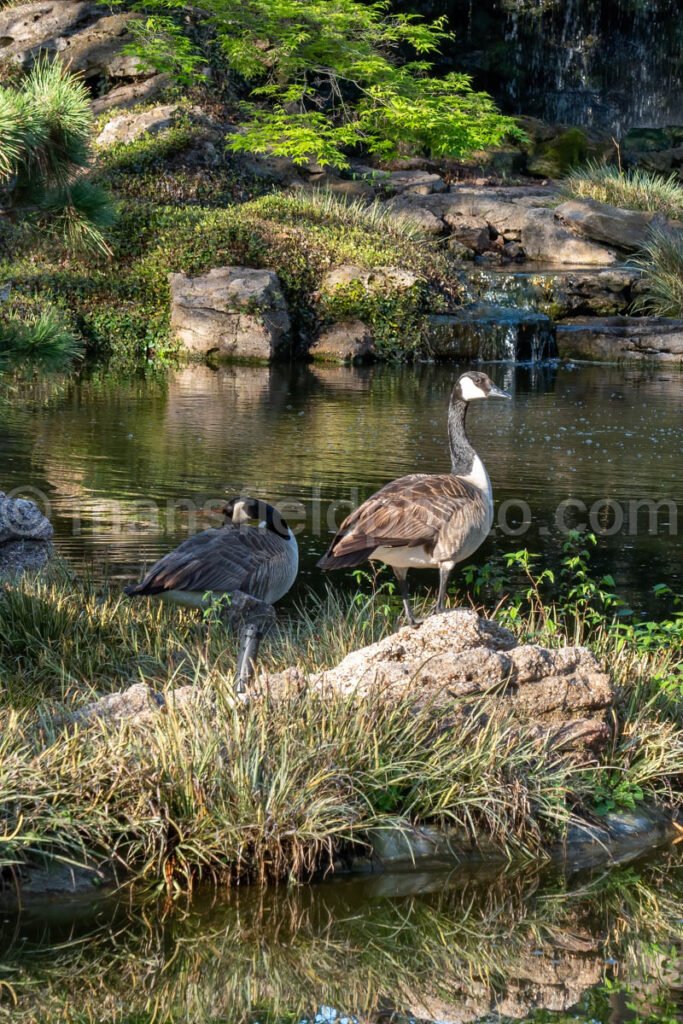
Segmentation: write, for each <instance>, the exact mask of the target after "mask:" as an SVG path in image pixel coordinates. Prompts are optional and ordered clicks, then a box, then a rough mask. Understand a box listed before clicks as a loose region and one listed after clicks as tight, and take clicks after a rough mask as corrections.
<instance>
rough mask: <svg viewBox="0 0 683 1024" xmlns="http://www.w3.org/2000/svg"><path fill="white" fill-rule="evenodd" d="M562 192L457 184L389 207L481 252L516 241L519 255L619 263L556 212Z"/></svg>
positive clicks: (548, 188)
mask: <svg viewBox="0 0 683 1024" xmlns="http://www.w3.org/2000/svg"><path fill="white" fill-rule="evenodd" d="M557 196H558V191H557V189H556V188H555V187H554V186H515V187H505V188H488V187H469V186H453V187H451V189H450V191H449V192H447V193H441V194H439V195H427V196H417V195H407V194H405V195H402V196H401V197H399V198H398V199H395V200H392V201H391V202H390V204H389V209H390V210H391V211H392V216H394V217H396V218H397V219H408V220H410V221H412V222H414V223H416V224H420V225H421V226H422V227H423V230H425V231H427V232H428V233H429V234H432V235H435V236H437V235H440V234H449V236H450V238H452V239H455V240H456V241H458V242H460V243H462V244H463V245H466V246H467V247H468V248H470V249H472V250H473V252H475V253H480V254H481V253H485V252H489V251H492V250H501V251H502V250H504V248H505V246H506V245H509V244H510V243H515V248H514V250H513V252H514V258H515V259H517V258H520V257H522V256H526V258H527V259H530V260H538V261H543V262H547V263H557V264H562V263H582V264H586V265H591V266H610V265H612V264H614V263H615V262H616V260H617V256H616V253H615V252H613V251H612V250H611V249H607V248H605V247H604V246H603V245H599V244H597V243H596V242H595V241H593V240H591V239H589V238H583V237H580V236H579V235H577V234H576V232H575V231H574V230H571V229H570V228H569V227H567V226H566V225H565V224H564V223H563V222H562V220H561V219H560V218H559V217H558V216H556V211H555V210H554V209H553V205H554V203H555V202H556V200H557Z"/></svg>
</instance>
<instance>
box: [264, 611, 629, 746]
mask: <svg viewBox="0 0 683 1024" xmlns="http://www.w3.org/2000/svg"><path fill="white" fill-rule="evenodd" d="M262 678H263V681H264V682H265V683H266V685H267V687H268V688H269V689H270V690H271V691H272V690H273V689H275V690H277V689H278V688H279V687H284V688H286V687H287V686H288V685H291V679H289V678H288V679H281V678H279V677H278V676H277V675H270V676H264V677H262ZM308 685H309V686H312V687H313V688H315V689H318V690H320V691H321V692H322V693H330V692H333V693H342V694H353V695H355V696H357V697H359V698H364V697H367V696H368V695H370V694H372V693H377V692H380V693H381V694H382V695H383V696H384V697H386V698H388V699H389V700H398V699H400V698H401V696H403V695H404V694H406V693H407V692H409V691H410V692H416V693H417V694H418V699H419V700H424V701H425V702H428V703H429V704H430V705H431V706H434V705H438V706H442V705H447V706H448V708H449V709H450V712H451V713H453V709H454V707H456V706H457V707H459V708H461V712H462V713H463V714H468V713H482V712H481V711H479V712H473V711H472V708H473V707H477V706H480V707H481V705H480V701H481V700H482V698H485V697H488V698H489V701H488V705H487V710H486V712H485V713H486V714H493V713H501V714H503V715H504V716H506V718H507V719H509V720H511V721H516V722H518V723H519V725H520V727H524V728H526V729H527V730H531V734H532V735H535V736H537V737H538V738H539V740H542V741H544V742H549V743H551V744H553V745H554V746H555V747H557V748H558V749H560V750H574V749H576V748H588V749H590V750H591V751H592V752H595V751H598V750H600V749H601V748H602V747H604V745H605V743H606V742H607V740H608V738H609V728H608V725H607V723H606V721H605V718H606V711H607V709H608V708H609V706H610V703H611V700H612V696H613V694H612V687H611V683H610V680H609V677H608V676H607V675H606V673H604V672H603V671H602V670H601V669H600V667H599V665H598V663H597V661H596V659H595V657H594V655H593V654H592V653H591V652H590V651H589V650H587V649H586V648H583V647H565V648H560V649H558V650H549V649H546V648H544V647H539V646H537V645H535V644H523V645H518V644H517V643H516V641H515V638H514V636H513V635H512V634H511V633H510V632H509V631H508V630H506V629H504V628H503V627H502V626H499V625H498V624H497V623H495V622H492V621H490V620H487V619H483V618H480V617H479V616H478V615H477V614H476V613H475V612H473V611H470V610H469V609H464V608H458V609H455V610H454V611H450V612H447V613H445V614H443V615H434V616H431V617H430V618H428V619H427V620H426V621H425V622H424V623H423V624H422V625H421V626H420V627H419V628H417V629H415V628H413V627H410V626H406V627H404V628H403V629H399V630H398V632H396V633H393V634H392V635H391V636H388V637H385V639H383V640H380V641H378V642H377V643H374V644H370V645H369V646H368V647H363V648H361V649H360V650H358V651H353V652H352V653H351V654H349V655H347V657H346V658H344V659H343V661H341V662H340V663H339V664H338V665H337V666H336V667H335V668H332V669H329V670H328V671H326V672H323V673H321V674H320V675H318V676H315V677H311V678H310V679H309V680H308ZM455 701H457V702H458V703H457V705H456V704H454V702H455ZM472 701H474V702H475V703H474V705H472V703H471V702H472Z"/></svg>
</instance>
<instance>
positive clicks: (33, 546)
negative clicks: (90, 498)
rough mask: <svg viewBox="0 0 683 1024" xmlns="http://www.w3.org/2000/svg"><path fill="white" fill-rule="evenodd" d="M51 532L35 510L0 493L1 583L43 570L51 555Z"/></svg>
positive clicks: (34, 505)
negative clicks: (28, 572) (29, 572)
mask: <svg viewBox="0 0 683 1024" xmlns="http://www.w3.org/2000/svg"><path fill="white" fill-rule="evenodd" d="M53 534H54V530H53V529H52V524H51V523H50V521H49V519H47V517H46V516H44V515H43V513H42V512H41V511H40V509H39V508H38V506H37V505H36V504H35V503H34V502H32V501H27V500H26V499H25V498H12V497H10V496H9V495H7V494H5V493H4V492H3V491H0V580H16V579H18V577H19V576H21V575H22V574H23V573H24V572H26V571H30V570H37V569H42V568H43V566H45V565H46V564H47V562H48V561H49V558H50V555H51V554H52V545H51V541H52V537H53Z"/></svg>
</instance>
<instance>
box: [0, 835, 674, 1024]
mask: <svg viewBox="0 0 683 1024" xmlns="http://www.w3.org/2000/svg"><path fill="white" fill-rule="evenodd" d="M681 870H682V863H681V858H680V856H676V854H675V853H672V854H660V855H659V857H658V859H657V860H655V861H653V862H651V863H649V864H648V863H640V864H637V863H634V864H631V865H629V866H623V867H620V868H618V869H614V870H612V871H611V872H610V871H604V872H601V873H600V874H597V875H595V874H594V875H586V874H583V875H577V876H574V877H566V876H564V875H563V874H562V873H561V872H559V871H558V870H555V871H553V872H550V873H548V872H546V873H545V874H539V873H538V872H537V871H526V872H524V871H515V870H513V869H512V868H510V867H508V868H507V869H501V868H500V866H499V867H497V868H495V869H492V868H489V869H482V868H479V869H473V868H468V867H467V865H461V866H460V867H459V868H458V869H457V870H455V871H451V872H450V873H449V874H446V873H442V872H433V873H418V872H412V873H408V874H387V875H372V876H366V877H363V878H356V879H351V878H345V879H344V878H341V879H337V880H335V881H329V882H323V883H320V884H318V885H314V886H297V887H293V888H286V887H282V888H279V889H266V890H262V889H258V890H257V889H249V888H247V889H241V890H239V889H238V890H236V891H233V892H227V893H226V892H223V893H215V892H213V894H209V895H207V894H203V895H202V894H201V893H200V894H198V895H196V896H195V898H194V900H192V901H191V902H188V903H185V902H183V901H182V900H176V901H175V902H171V901H164V900H163V899H159V900H157V901H148V902H146V903H142V904H140V903H137V904H131V903H129V902H127V901H126V900H125V898H119V899H114V898H111V897H110V898H106V897H101V898H100V899H99V900H97V901H93V897H92V896H91V897H89V898H88V899H87V900H85V901H83V902H81V903H80V904H79V903H75V904H74V903H71V904H70V903H69V902H68V901H67V902H65V900H64V898H63V897H61V898H55V899H54V900H53V901H52V902H49V903H45V902H43V903H41V904H39V905H37V906H34V907H31V906H29V907H27V908H26V909H25V910H24V912H23V913H21V914H20V915H17V914H16V913H11V912H9V911H7V910H5V911H1V910H0V920H1V921H2V931H1V933H0V936H1V937H0V1019H3V1009H4V1012H5V1015H6V1019H8V1020H11V1021H13V1022H15V1024H16V1022H28V1021H32V1022H33V1021H41V1022H53V1021H54V1022H57V1021H60V1022H62V1021H75V1020H78V1021H104V1020H106V1021H109V1022H114V1021H121V1022H123V1021H126V1022H133V1021H134V1022H136V1024H142V1022H143V1021H144V1022H151V1021H155V1022H157V1024H164V1022H166V1021H185V1022H190V1024H195V1022H196V1024H209V1022H218V1021H221V1022H224V1024H228V1022H229V1024H242V1022H244V1024H247V1022H250V1024H256V1022H260V1024H266V1022H271V1024H275V1022H282V1024H285V1022H287V1024H296V1022H299V1021H301V1022H303V1021H307V1022H313V1021H316V1022H320V1024H328V1022H338V1024H343V1022H348V1024H362V1022H366V1024H370V1022H373V1024H379V1022H386V1024H389V1022H390V1021H391V1022H396V1024H409V1022H414V1021H417V1020H422V1021H432V1020H434V1021H444V1022H445V1021H448V1022H453V1024H466V1022H469V1024H475V1022H477V1021H487V1022H489V1024H493V1022H497V1021H506V1020H508V1021H509V1020H514V1021H528V1022H532V1021H533V1022H538V1024H540V1022H542V1021H544V1022H547V1024H554V1022H557V1024H565V1022H569V1021H572V1022H577V1024H589V1022H590V1024H628V1022H634V1024H636V1022H640V1024H674V1022H676V1021H680V1020H681V1019H682V1018H681V1014H682V1013H683V960H682V958H681V957H682V953H683V947H682V945H681V935H682V927H683V902H682V900H681V881H682V874H681Z"/></svg>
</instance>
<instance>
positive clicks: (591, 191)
mask: <svg viewBox="0 0 683 1024" xmlns="http://www.w3.org/2000/svg"><path fill="white" fill-rule="evenodd" d="M562 190H563V192H564V193H565V195H568V196H572V197H574V198H576V199H597V200H598V202H600V203H609V204H610V205H611V206H620V207H622V208H623V209H626V210H645V211H649V212H652V213H662V214H664V216H666V217H671V218H673V219H674V220H677V219H680V218H683V186H682V185H681V183H680V179H679V178H678V177H677V175H675V174H671V175H670V176H669V177H668V178H664V177H662V176H661V175H659V174H654V173H652V172H650V171H645V170H642V169H641V168H638V167H635V168H632V169H630V170H627V171H621V170H620V169H619V168H618V167H616V166H615V165H614V164H600V163H594V162H589V163H587V164H584V165H583V166H581V167H577V168H575V169H574V170H572V171H570V173H569V174H568V175H567V176H566V178H565V179H564V181H563V182H562Z"/></svg>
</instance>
